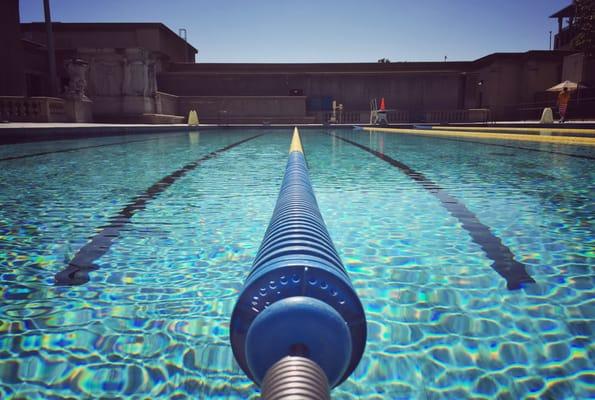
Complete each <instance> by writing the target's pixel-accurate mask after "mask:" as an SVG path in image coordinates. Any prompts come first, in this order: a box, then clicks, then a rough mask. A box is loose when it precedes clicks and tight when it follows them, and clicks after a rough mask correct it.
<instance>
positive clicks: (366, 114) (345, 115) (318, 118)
mask: <svg viewBox="0 0 595 400" xmlns="http://www.w3.org/2000/svg"><path fill="white" fill-rule="evenodd" d="M308 115H310V116H313V117H314V118H315V122H316V123H319V124H324V123H327V122H329V121H330V120H331V117H332V116H333V113H332V112H330V111H315V112H309V113H308ZM335 116H336V119H337V123H339V124H368V123H369V122H370V111H342V112H339V111H337V113H336V114H335ZM386 116H387V119H388V122H389V123H398V122H409V111H407V110H387V112H386Z"/></svg>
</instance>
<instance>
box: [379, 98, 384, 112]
mask: <svg viewBox="0 0 595 400" xmlns="http://www.w3.org/2000/svg"><path fill="white" fill-rule="evenodd" d="M380 111H384V97H383V98H381V99H380Z"/></svg>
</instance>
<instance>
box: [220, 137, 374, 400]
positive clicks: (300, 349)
mask: <svg viewBox="0 0 595 400" xmlns="http://www.w3.org/2000/svg"><path fill="white" fill-rule="evenodd" d="M230 339H231V345H232V348H233V353H234V356H235V358H236V360H237V362H238V363H239V365H240V367H241V368H242V369H243V370H244V372H245V373H246V375H248V377H250V379H252V380H253V381H254V382H255V383H256V384H258V385H259V386H261V388H262V394H263V398H264V399H267V398H270V397H268V396H269V394H271V393H274V396H278V395H279V394H282V393H287V394H290V393H291V394H299V395H303V396H311V397H312V398H329V396H330V395H329V392H330V388H333V387H335V386H337V385H338V384H340V383H341V382H343V381H344V380H345V379H347V378H348V377H349V375H350V374H351V372H352V371H353V370H354V369H355V367H356V366H357V364H358V363H359V361H360V359H361V357H362V354H363V352H364V348H365V343H366V318H365V314H364V310H363V307H362V304H361V302H360V300H359V298H358V296H357V294H356V292H355V290H354V288H353V286H352V285H351V282H350V280H349V277H348V276H347V272H346V270H345V268H344V266H343V264H342V262H341V259H340V258H339V255H338V254H337V251H336V250H335V247H334V245H333V242H332V240H331V238H330V236H329V233H328V231H327V229H326V226H325V224H324V221H323V219H322V216H321V214H320V210H319V208H318V204H317V202H316V198H315V196H314V191H313V189H312V185H311V184H310V178H309V176H308V169H307V166H306V159H305V157H304V153H303V149H302V146H301V142H300V137H299V133H298V130H297V128H295V129H294V133H293V139H292V142H291V146H290V149H289V160H288V162H287V167H286V170H285V177H284V179H283V183H282V185H281V190H280V193H279V197H278V199H277V205H276V207H275V210H274V212H273V216H272V218H271V221H270V223H269V227H268V229H267V231H266V233H265V236H264V239H263V241H262V244H261V246H260V249H259V250H258V253H257V255H256V258H255V260H254V265H253V267H252V270H251V271H250V274H249V275H248V277H247V279H246V282H245V284H244V288H243V289H242V292H241V294H240V296H239V298H238V301H237V303H236V306H235V308H234V310H233V314H232V318H231V327H230ZM298 382H299V384H298ZM296 390H297V391H298V392H296ZM271 396H272V395H271ZM275 398H282V396H279V397H275Z"/></svg>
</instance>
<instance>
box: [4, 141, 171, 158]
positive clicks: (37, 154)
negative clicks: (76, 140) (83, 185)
mask: <svg viewBox="0 0 595 400" xmlns="http://www.w3.org/2000/svg"><path fill="white" fill-rule="evenodd" d="M162 139H163V138H162V137H156V138H151V139H138V140H126V141H124V142H115V143H104V144H95V145H92V146H81V147H72V148H68V149H59V150H50V151H43V152H39V153H31V154H23V155H20V156H11V157H4V158H0V162H2V161H12V160H20V159H23V158H30V157H39V156H45V155H48V154H58V153H69V152H72V151H79V150H86V149H95V148H98V147H108V146H119V145H123V144H129V143H137V142H150V141H153V140H162Z"/></svg>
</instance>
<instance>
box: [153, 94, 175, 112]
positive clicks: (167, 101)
mask: <svg viewBox="0 0 595 400" xmlns="http://www.w3.org/2000/svg"><path fill="white" fill-rule="evenodd" d="M155 112H156V113H157V114H167V115H178V96H176V95H173V94H169V93H164V92H157V93H156V95H155Z"/></svg>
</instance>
